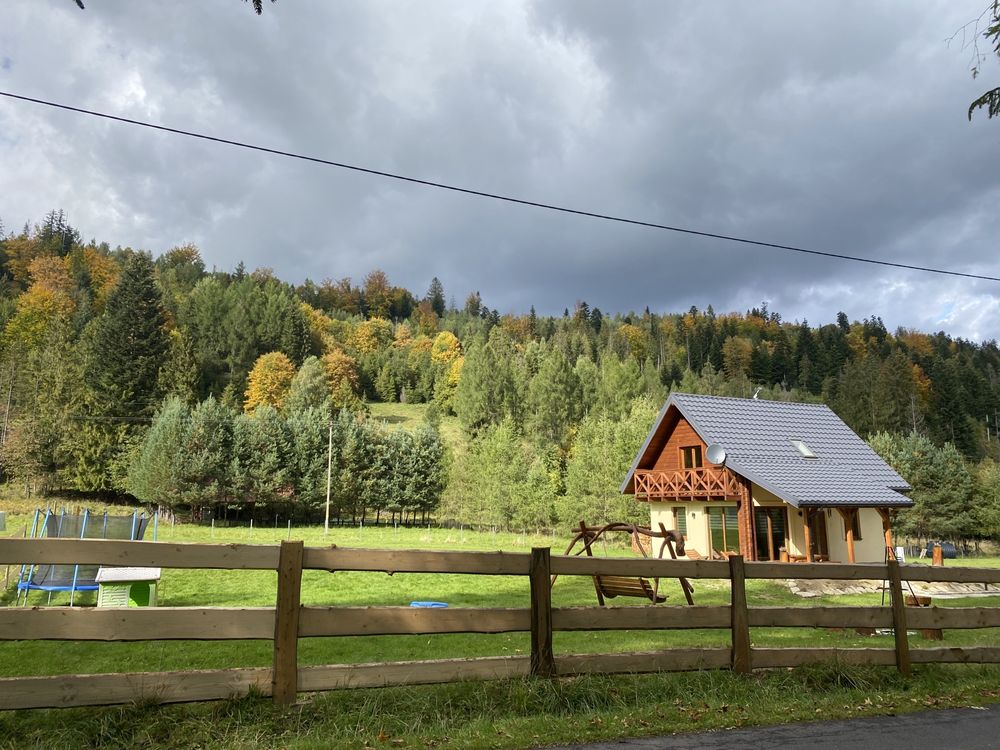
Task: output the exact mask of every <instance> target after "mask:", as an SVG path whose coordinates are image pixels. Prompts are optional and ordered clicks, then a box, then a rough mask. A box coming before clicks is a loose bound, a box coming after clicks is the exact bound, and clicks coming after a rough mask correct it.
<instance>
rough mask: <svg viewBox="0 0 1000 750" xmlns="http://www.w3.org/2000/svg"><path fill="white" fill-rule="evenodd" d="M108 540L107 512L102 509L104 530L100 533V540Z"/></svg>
mask: <svg viewBox="0 0 1000 750" xmlns="http://www.w3.org/2000/svg"><path fill="white" fill-rule="evenodd" d="M107 538H108V510H107V508H105V509H104V529H103V530H102V531H101V539H107Z"/></svg>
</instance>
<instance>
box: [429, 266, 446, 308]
mask: <svg viewBox="0 0 1000 750" xmlns="http://www.w3.org/2000/svg"><path fill="white" fill-rule="evenodd" d="M427 300H428V301H429V302H430V303H431V309H432V310H434V312H435V313H436V314H437V316H438V317H439V318H443V317H444V313H445V301H444V285H443V284H442V283H441V281H440V280H439V279H438V277H437V276H435V277H434V278H433V279H431V285H430V288H429V289H428V290H427Z"/></svg>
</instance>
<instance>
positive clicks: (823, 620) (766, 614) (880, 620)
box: [749, 607, 1000, 655]
mask: <svg viewBox="0 0 1000 750" xmlns="http://www.w3.org/2000/svg"><path fill="white" fill-rule="evenodd" d="M998 611H1000V610H998ZM749 616H750V626H751V627H754V628H888V627H891V626H892V613H891V612H889V611H888V610H887V609H885V608H884V607H751V608H750V611H749ZM756 653H757V652H756V650H754V654H755V655H756Z"/></svg>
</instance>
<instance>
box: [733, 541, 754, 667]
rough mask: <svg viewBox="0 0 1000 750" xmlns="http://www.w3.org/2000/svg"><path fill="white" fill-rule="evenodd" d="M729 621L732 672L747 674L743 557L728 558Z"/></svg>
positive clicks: (745, 593) (748, 645)
mask: <svg viewBox="0 0 1000 750" xmlns="http://www.w3.org/2000/svg"><path fill="white" fill-rule="evenodd" d="M729 586H730V611H729V614H730V620H731V626H732V635H733V658H732V670H733V671H734V672H741V673H743V674H749V673H750V671H751V669H752V666H751V662H750V617H749V613H748V612H747V587H746V575H745V573H744V570H743V557H742V556H740V555H733V556H732V557H730V558H729Z"/></svg>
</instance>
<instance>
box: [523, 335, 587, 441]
mask: <svg viewBox="0 0 1000 750" xmlns="http://www.w3.org/2000/svg"><path fill="white" fill-rule="evenodd" d="M527 407H528V409H527V414H528V418H527V429H528V430H529V432H531V433H532V434H533V435H534V436H535V437H536V438H537V439H538V440H539V441H540V442H542V443H560V442H562V441H563V440H564V439H565V437H566V431H567V430H568V429H569V427H570V426H571V425H572V424H574V423H576V422H577V421H578V420H579V419H580V417H581V416H582V415H583V409H582V406H581V387H580V379H579V378H578V377H577V376H576V373H575V372H574V371H573V368H572V367H570V364H569V362H567V361H566V358H565V357H564V356H563V355H562V352H560V351H559V350H558V349H555V350H553V351H552V352H551V353H550V354H549V355H548V356H547V357H546V358H545V360H544V361H543V362H542V365H541V368H540V369H539V371H538V374H537V375H535V377H534V378H532V380H531V383H530V385H529V386H528V403H527Z"/></svg>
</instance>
